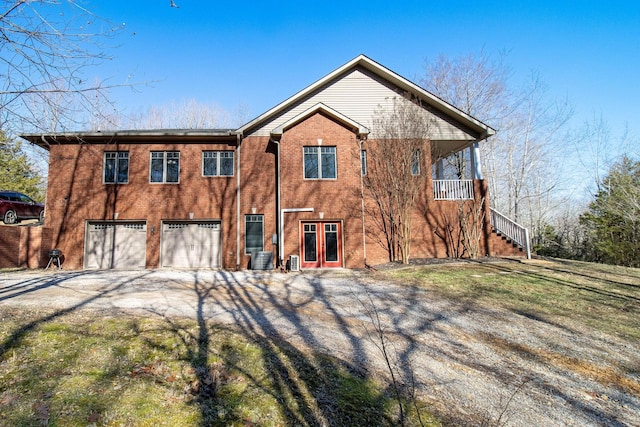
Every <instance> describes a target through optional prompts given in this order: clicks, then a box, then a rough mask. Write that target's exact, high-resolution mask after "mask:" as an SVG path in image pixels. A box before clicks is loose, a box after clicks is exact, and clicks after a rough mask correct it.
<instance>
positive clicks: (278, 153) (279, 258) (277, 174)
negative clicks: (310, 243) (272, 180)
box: [271, 138, 284, 267]
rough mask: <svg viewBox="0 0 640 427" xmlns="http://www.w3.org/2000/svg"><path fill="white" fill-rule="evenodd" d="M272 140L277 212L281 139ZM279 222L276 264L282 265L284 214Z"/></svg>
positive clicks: (279, 217)
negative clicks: (274, 146)
mask: <svg viewBox="0 0 640 427" xmlns="http://www.w3.org/2000/svg"><path fill="white" fill-rule="evenodd" d="M271 141H272V142H273V143H274V144H276V212H280V140H275V139H273V138H271ZM277 221H278V224H277V225H276V230H277V233H278V259H277V260H276V266H277V267H280V266H282V257H283V256H284V255H283V248H282V245H283V242H284V237H283V235H282V229H283V226H282V215H278V219H277Z"/></svg>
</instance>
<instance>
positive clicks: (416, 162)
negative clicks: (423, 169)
mask: <svg viewBox="0 0 640 427" xmlns="http://www.w3.org/2000/svg"><path fill="white" fill-rule="evenodd" d="M411 175H420V150H416V151H414V152H413V155H412V156H411Z"/></svg>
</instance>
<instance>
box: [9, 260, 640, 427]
mask: <svg viewBox="0 0 640 427" xmlns="http://www.w3.org/2000/svg"><path fill="white" fill-rule="evenodd" d="M2 306H23V307H33V308H34V309H35V308H38V307H46V308H54V309H60V310H64V311H65V312H66V311H70V310H79V309H102V310H110V311H113V310H123V311H134V312H136V313H145V314H146V315H162V316H187V317H193V318H198V319H205V320H211V321H215V322H221V323H228V324H233V325H235V326H236V327H237V328H238V329H239V330H241V331H245V332H249V331H250V332H251V333H252V334H260V335H265V336H272V337H278V338H280V339H285V340H288V341H289V342H290V343H292V344H293V345H295V346H297V347H298V348H300V349H302V350H305V349H313V350H320V351H324V352H327V353H330V354H332V355H335V356H337V357H340V358H342V359H345V360H347V361H350V362H353V363H357V364H358V366H361V367H362V368H363V369H364V370H366V371H368V372H369V373H370V374H372V375H385V372H386V371H385V369H384V360H383V358H382V357H381V353H380V351H379V350H378V349H377V347H376V346H375V345H374V341H373V340H371V339H370V338H369V337H368V332H372V331H374V328H373V325H372V322H371V316H370V314H371V308H372V307H374V306H375V308H376V312H377V314H378V315H379V316H380V319H381V322H382V325H383V327H384V329H385V336H386V337H387V338H389V339H391V340H392V342H393V355H394V357H397V360H398V363H397V366H398V367H399V368H400V370H401V371H402V372H401V374H403V375H405V378H406V377H408V375H409V374H413V376H414V377H415V379H416V381H417V383H418V386H419V393H420V394H421V397H423V398H425V399H427V400H428V401H430V402H431V403H432V404H434V405H435V406H436V407H438V408H440V410H441V411H442V412H443V413H448V414H449V415H450V416H451V417H452V420H453V421H454V422H457V423H463V424H464V423H470V422H469V420H475V421H476V422H477V423H480V422H481V421H482V420H483V419H485V420H493V421H494V422H495V421H496V420H497V419H498V417H500V414H501V413H502V411H503V410H504V408H506V409H507V410H506V412H505V413H504V414H503V416H502V418H501V421H502V422H504V421H505V420H506V421H507V423H506V424H507V425H510V426H600V425H607V426H640V415H639V414H640V396H639V395H638V394H637V393H635V394H633V393H625V392H624V391H621V390H620V389H618V388H615V387H613V386H611V385H608V384H603V382H604V381H598V379H597V378H591V377H590V375H589V372H590V371H589V370H588V369H585V370H584V372H586V373H585V374H582V373H580V372H582V371H580V372H579V371H578V370H576V369H568V367H567V366H566V365H565V364H563V363H562V361H558V363H549V359H548V358H545V357H544V355H545V354H547V353H549V354H551V353H553V354H557V353H562V354H563V355H565V356H566V358H568V359H571V360H577V361H580V363H581V364H582V365H585V366H594V367H598V368H599V369H600V370H603V369H608V367H610V366H621V365H622V366H635V365H637V364H638V358H639V357H640V356H639V354H638V350H639V348H638V346H632V345H629V344H628V343H624V342H621V341H619V340H617V339H615V338H613V337H610V336H604V335H602V336H600V335H594V333H593V332H592V331H586V330H585V331H581V330H579V329H577V328H578V327H576V328H572V329H568V328H567V327H566V326H560V325H556V324H552V323H549V322H545V321H543V320H540V319H535V318H532V317H531V316H524V315H518V314H515V313H513V312H508V311H506V310H499V309H486V308H479V307H476V306H467V305H464V304H461V303H457V302H455V301H451V300H446V299H442V298H440V297H436V296H434V295H433V294H432V293H430V292H428V291H424V290H420V289H415V288H412V287H404V286H397V285H393V284H389V283H384V282H382V281H381V280H380V279H378V278H377V276H375V275H372V274H370V273H367V272H360V271H349V270H339V271H323V272H316V273H300V274H298V273H295V274H281V273H271V272H252V271H241V272H226V271H174V270H154V271H148V270H147V271H44V272H43V271H28V272H10V273H3V274H2V275H0V307H2ZM547 350H553V352H549V351H547ZM563 360H565V359H563ZM634 380H635V381H636V382H637V380H638V378H635V379H634ZM516 391H517V392H516ZM509 399H513V400H512V401H510V402H509ZM472 424H473V423H472Z"/></svg>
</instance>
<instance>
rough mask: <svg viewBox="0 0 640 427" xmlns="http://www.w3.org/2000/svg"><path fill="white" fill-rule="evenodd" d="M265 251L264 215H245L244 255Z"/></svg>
mask: <svg viewBox="0 0 640 427" xmlns="http://www.w3.org/2000/svg"><path fill="white" fill-rule="evenodd" d="M262 250H264V215H245V217H244V253H245V254H251V253H253V252H259V251H262Z"/></svg>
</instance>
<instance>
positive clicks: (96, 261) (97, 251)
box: [84, 221, 147, 269]
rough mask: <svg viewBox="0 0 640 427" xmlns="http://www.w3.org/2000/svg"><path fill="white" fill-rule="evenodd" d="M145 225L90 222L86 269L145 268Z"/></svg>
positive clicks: (85, 258) (86, 242)
mask: <svg viewBox="0 0 640 427" xmlns="http://www.w3.org/2000/svg"><path fill="white" fill-rule="evenodd" d="M146 247H147V225H146V223H145V222H144V221H136V222H89V223H88V224H87V235H86V241H85V254H84V260H85V268H101V269H109V268H145V266H146Z"/></svg>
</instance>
